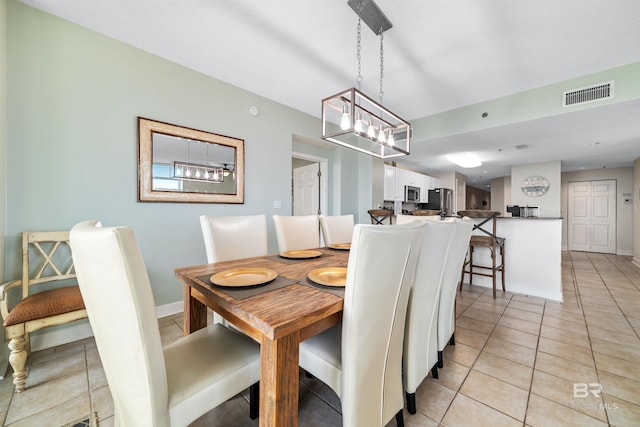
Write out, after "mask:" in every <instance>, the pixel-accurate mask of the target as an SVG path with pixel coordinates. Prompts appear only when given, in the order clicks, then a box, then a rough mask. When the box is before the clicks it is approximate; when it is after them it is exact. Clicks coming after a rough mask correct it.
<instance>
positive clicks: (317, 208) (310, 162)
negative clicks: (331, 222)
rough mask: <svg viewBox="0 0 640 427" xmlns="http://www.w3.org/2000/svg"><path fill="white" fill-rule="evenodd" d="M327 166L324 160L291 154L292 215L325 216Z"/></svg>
mask: <svg viewBox="0 0 640 427" xmlns="http://www.w3.org/2000/svg"><path fill="white" fill-rule="evenodd" d="M327 164H328V161H327V159H325V158H321V157H316V156H312V155H308V154H304V153H293V155H292V162H291V165H292V166H291V168H292V172H291V177H292V192H291V198H292V200H291V206H292V207H293V212H292V214H293V215H321V214H324V215H326V214H327V186H328V185H327V176H328V173H327Z"/></svg>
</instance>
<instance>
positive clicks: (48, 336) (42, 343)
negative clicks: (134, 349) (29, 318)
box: [31, 301, 183, 351]
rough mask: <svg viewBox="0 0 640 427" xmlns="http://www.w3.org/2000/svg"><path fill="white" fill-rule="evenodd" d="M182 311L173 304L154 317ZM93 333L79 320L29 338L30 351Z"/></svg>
mask: <svg viewBox="0 0 640 427" xmlns="http://www.w3.org/2000/svg"><path fill="white" fill-rule="evenodd" d="M182 310H183V304H182V301H177V302H173V303H170V304H165V305H161V306H158V307H156V316H157V317H158V319H161V318H163V317H166V316H171V315H173V314H176V313H181V312H182ZM92 336H93V331H92V330H91V326H90V325H89V321H88V320H86V319H85V320H80V321H77V322H75V323H74V324H71V325H68V326H67V327H64V328H56V329H54V330H51V331H47V330H46V329H45V330H43V331H42V332H41V333H39V334H37V335H35V334H33V335H32V336H31V351H38V350H44V349H46V348H51V347H56V346H59V345H62V344H67V343H70V342H73V341H77V340H81V339H85V338H89V337H92Z"/></svg>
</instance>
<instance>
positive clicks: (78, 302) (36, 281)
mask: <svg viewBox="0 0 640 427" xmlns="http://www.w3.org/2000/svg"><path fill="white" fill-rule="evenodd" d="M75 277H76V274H75V271H74V267H73V260H72V258H71V248H70V247H69V232H68V231H42V232H30V231H25V232H23V233H22V278H21V279H18V280H13V281H11V282H8V283H5V284H4V285H2V287H0V311H1V312H2V318H3V320H4V327H5V333H6V337H7V339H8V340H10V341H9V349H10V350H11V354H10V355H9V363H11V367H12V368H13V384H14V385H15V387H16V391H17V392H21V391H23V390H24V388H25V384H26V379H27V372H26V370H25V365H26V362H27V356H29V354H30V353H31V348H30V344H29V334H30V333H31V332H33V331H37V330H40V329H43V328H47V327H49V326H55V325H61V324H64V323H68V322H73V321H75V320H79V319H84V318H86V317H87V311H86V310H85V308H84V302H83V301H82V296H81V295H80V290H79V289H78V285H77V284H76V282H75ZM45 284H48V285H49V288H50V287H51V285H63V286H58V287H55V288H53V289H47V290H42V291H40V292H34V290H36V289H38V288H46V286H40V285H45ZM12 289H21V291H22V292H21V294H20V299H19V301H18V302H17V303H15V304H11V302H12V301H14V302H15V299H14V298H13V297H12V296H11V295H13V294H17V292H9V291H11V290H12Z"/></svg>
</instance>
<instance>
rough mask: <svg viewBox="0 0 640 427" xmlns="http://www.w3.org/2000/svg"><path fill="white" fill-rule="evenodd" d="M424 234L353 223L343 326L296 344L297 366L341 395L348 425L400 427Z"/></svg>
mask: <svg viewBox="0 0 640 427" xmlns="http://www.w3.org/2000/svg"><path fill="white" fill-rule="evenodd" d="M423 230H424V227H423V226H422V224H419V223H416V224H408V225H401V226H376V225H362V224H358V225H356V226H355V227H354V231H353V240H352V242H351V252H350V254H349V262H348V265H347V283H346V286H345V295H344V311H343V315H342V324H340V325H336V326H334V327H332V328H330V329H328V330H326V331H324V332H321V333H320V334H318V335H315V336H313V337H311V338H309V339H307V340H305V341H303V342H302V343H300V356H299V357H300V366H301V367H302V368H303V369H304V370H306V371H307V372H309V373H310V374H312V375H313V376H315V377H316V378H318V379H320V380H321V381H323V382H324V383H325V384H327V385H328V386H329V387H331V388H332V389H333V390H334V391H335V392H336V393H337V394H338V396H339V397H340V400H341V402H342V423H343V425H344V426H346V427H360V426H362V427H376V426H378V427H380V426H384V425H386V424H387V423H388V422H389V421H390V420H391V419H392V418H393V417H394V416H395V417H396V422H397V423H398V425H403V416H402V409H403V407H404V398H403V393H402V342H403V339H404V326H405V317H406V311H407V302H408V299H409V291H410V288H411V286H413V282H414V279H415V269H416V263H417V259H418V256H419V253H420V249H421V245H422V234H423Z"/></svg>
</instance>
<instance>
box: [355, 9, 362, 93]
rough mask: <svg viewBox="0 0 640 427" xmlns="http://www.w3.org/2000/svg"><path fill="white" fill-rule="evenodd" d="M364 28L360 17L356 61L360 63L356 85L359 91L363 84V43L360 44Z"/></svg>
mask: <svg viewBox="0 0 640 427" xmlns="http://www.w3.org/2000/svg"><path fill="white" fill-rule="evenodd" d="M361 28H362V20H361V19H360V18H359V17H358V36H357V38H356V40H357V41H356V60H357V62H358V76H357V77H356V83H357V84H358V90H360V85H361V84H362V66H361V64H360V60H361V58H362V56H361V55H360V50H361V47H362V45H361V43H360V30H361Z"/></svg>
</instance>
